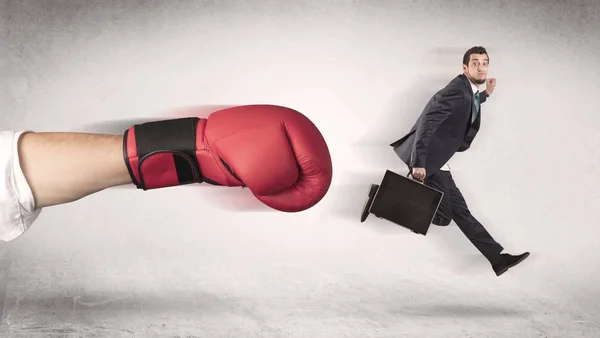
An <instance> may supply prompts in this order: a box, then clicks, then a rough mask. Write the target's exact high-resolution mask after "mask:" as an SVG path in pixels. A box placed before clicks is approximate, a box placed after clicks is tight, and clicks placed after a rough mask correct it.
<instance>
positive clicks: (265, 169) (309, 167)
mask: <svg viewBox="0 0 600 338" xmlns="http://www.w3.org/2000/svg"><path fill="white" fill-rule="evenodd" d="M123 153H124V154H123V155H124V158H125V163H126V165H127V168H128V170H129V174H130V176H131V179H132V181H133V183H134V184H135V185H136V186H137V187H138V188H139V189H144V190H148V189H157V188H163V187H170V186H177V185H183V184H190V183H202V182H206V183H209V184H214V185H222V186H229V187H233V186H241V187H248V188H249V189H250V190H251V191H252V193H253V194H254V196H256V198H257V199H258V200H260V201H261V202H263V203H265V204H266V205H267V206H269V207H271V208H274V209H276V210H279V211H284V212H297V211H303V210H306V209H308V208H310V207H312V206H314V205H315V204H317V203H318V202H319V201H320V200H321V199H322V198H323V197H324V196H325V194H326V193H327V191H328V190H329V187H330V185H331V180H332V162H331V156H330V153H329V149H328V147H327V143H326V142H325V139H324V138H323V136H322V135H321V133H320V131H319V130H318V129H317V127H316V126H315V125H314V124H313V123H312V121H310V120H309V119H308V118H307V117H306V116H304V115H303V114H301V113H299V112H297V111H295V110H293V109H290V108H286V107H281V106H274V105H247V106H237V107H233V108H226V109H222V110H219V111H216V112H214V113H212V114H210V115H209V116H208V118H198V117H187V118H178V119H171V120H165V121H156V122H147V123H143V124H138V125H134V126H132V127H131V128H129V129H128V130H127V131H125V134H124V144H123Z"/></svg>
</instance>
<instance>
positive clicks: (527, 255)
mask: <svg viewBox="0 0 600 338" xmlns="http://www.w3.org/2000/svg"><path fill="white" fill-rule="evenodd" d="M527 257H529V252H528V253H526V254H525V255H523V257H521V258H520V259H519V260H517V261H515V262H514V263H512V264H511V265H508V266H507V267H505V268H504V269H502V270H500V271H498V272H496V276H500V275H502V274H503V273H505V272H506V271H508V269H510V268H512V267H514V266H515V265H517V264H519V263H521V262H522V261H524V260H525V258H527Z"/></svg>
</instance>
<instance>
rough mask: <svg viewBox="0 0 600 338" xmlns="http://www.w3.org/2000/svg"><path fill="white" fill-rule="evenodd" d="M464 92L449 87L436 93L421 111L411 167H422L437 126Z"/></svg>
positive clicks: (458, 102)
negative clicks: (422, 111) (424, 109)
mask: <svg viewBox="0 0 600 338" xmlns="http://www.w3.org/2000/svg"><path fill="white" fill-rule="evenodd" d="M463 99H464V94H463V92H462V91H461V90H460V89H459V88H450V89H448V90H445V91H441V92H439V93H437V94H436V95H435V96H434V98H433V100H432V102H431V104H430V105H429V106H428V108H427V110H426V111H425V112H424V113H423V116H422V117H421V121H420V122H419V124H418V126H417V130H416V138H415V154H414V155H415V156H413V157H412V159H411V167H413V168H424V167H425V162H426V159H427V147H428V146H429V143H430V142H431V138H432V137H433V134H434V133H435V131H436V130H437V129H438V127H439V126H440V125H441V124H442V123H443V122H444V121H445V120H446V119H447V118H448V117H449V116H450V115H452V107H456V106H459V105H460V104H461V101H462V100H463Z"/></svg>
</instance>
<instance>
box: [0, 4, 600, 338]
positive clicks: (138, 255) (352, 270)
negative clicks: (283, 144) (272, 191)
mask: <svg viewBox="0 0 600 338" xmlns="http://www.w3.org/2000/svg"><path fill="white" fill-rule="evenodd" d="M527 5H532V6H533V7H532V8H525V6H527ZM599 17H600V6H599V5H598V2H597V1H596V2H594V1H569V2H566V1H565V2H552V3H551V2H534V1H522V2H515V3H512V2H511V3H510V5H509V4H508V3H505V2H499V1H491V0H490V1H483V2H478V4H477V5H474V3H473V2H467V1H452V2H443V3H442V2H439V3H436V2H435V1H420V2H415V1H388V2H379V1H378V2H373V1H371V2H367V1H353V2H343V1H335V0H333V1H316V0H315V1H302V2H286V5H285V6H284V5H282V4H280V3H279V2H269V1H263V0H260V1H253V2H242V1H214V2H193V1H178V2H176V3H175V2H157V1H102V2H91V1H89V2H88V1H79V2H76V1H58V0H51V1H43V2H42V1H34V0H22V1H11V0H0V32H1V33H2V35H1V38H0V75H1V76H0V110H1V111H2V113H1V114H0V128H4V129H31V130H35V131H65V130H66V131H95V132H107V133H121V132H122V131H123V130H124V128H126V127H129V123H131V121H133V120H145V119H148V118H152V119H155V118H160V117H165V116H166V115H168V114H169V112H172V111H173V109H178V108H182V107H189V106H196V105H201V106H211V107H214V106H219V105H237V104H248V103H256V102H266V103H273V104H282V105H286V106H290V107H293V108H295V109H298V110H300V111H302V112H304V113H305V114H306V115H307V116H308V117H309V118H311V119H312V120H313V121H314V122H315V124H316V125H317V126H319V128H320V129H321V131H322V132H323V134H324V135H325V137H326V139H327V141H328V143H329V145H330V149H331V153H332V156H333V161H334V182H333V186H332V188H331V191H330V193H329V194H328V195H327V196H326V198H325V199H324V200H323V201H322V202H321V203H320V204H318V205H317V206H316V207H315V208H313V209H310V210H308V211H306V212H303V213H299V214H291V215H288V214H282V213H277V212H273V211H270V210H267V209H266V208H265V207H264V206H262V205H260V204H259V203H258V202H257V201H256V200H255V199H253V198H252V197H251V196H249V192H248V191H246V190H241V189H222V188H219V187H206V186H189V187H178V188H176V189H164V190H159V191H149V192H142V191H137V190H135V189H133V188H132V187H127V188H118V189H111V190H107V191H103V192H101V193H98V194H96V195H92V196H89V197H86V198H85V199H82V200H80V201H77V202H75V203H72V204H69V205H62V206H56V207H52V208H48V209H46V210H44V211H43V212H42V214H41V215H40V218H39V219H38V221H37V222H36V223H35V224H34V226H33V227H32V228H31V229H30V230H29V231H28V232H27V233H26V234H25V235H24V236H22V237H20V238H18V239H17V240H15V241H13V242H11V243H8V244H3V245H1V246H0V252H1V253H0V300H1V304H0V311H1V321H0V337H3V338H4V337H7V338H10V337H46V336H48V337H210V338H216V337H244V338H246V337H314V338H317V337H327V338H333V337H335V338H337V337H361V338H362V337H427V338H430V337H431V338H435V337H476V338H483V337H493V338H497V337H499V338H502V337H510V338H514V337H519V338H528V337H534V338H538V337H560V338H563V337H599V336H600V318H599V317H600V305H599V303H598V299H600V283H599V281H600V250H598V240H597V238H598V235H599V233H600V231H599V230H598V229H599V227H598V222H597V221H596V220H595V219H594V217H593V216H594V215H596V214H597V210H598V207H599V206H600V203H599V202H600V199H598V198H597V195H598V193H597V192H598V191H599V188H600V176H598V175H597V172H598V169H600V166H599V164H600V162H599V161H598V158H597V156H596V157H593V156H591V155H590V154H594V153H593V151H590V150H589V149H590V148H592V149H595V148H594V147H595V146H597V145H599V144H600V134H598V133H597V130H598V129H599V128H600V119H598V114H597V105H596V103H595V101H594V100H593V98H594V97H596V96H597V93H598V92H600V82H599V81H598V79H600V67H597V66H596V64H597V58H598V54H599V53H600V44H599V43H598V41H600V40H598V31H597V25H596V23H597V20H598V18H599ZM473 45H484V46H486V47H488V51H489V52H490V57H491V63H490V76H491V77H496V78H497V79H498V85H497V87H496V91H495V93H494V96H493V98H491V99H490V100H489V101H488V102H486V103H485V106H484V107H483V109H484V110H483V115H482V118H483V122H482V123H483V127H482V130H481V131H480V134H479V135H478V136H477V139H476V140H475V142H474V144H473V146H472V148H471V149H470V150H469V151H468V152H466V153H464V154H460V155H459V156H456V158H453V159H452V162H451V167H452V171H453V175H454V176H455V179H456V180H457V182H458V184H459V187H460V188H461V190H462V192H463V194H464V195H465V197H466V199H467V202H468V204H469V207H470V209H471V210H472V211H473V213H474V214H475V215H476V217H478V219H479V220H481V221H482V223H483V224H485V226H486V228H487V229H488V230H489V231H490V232H491V233H492V234H493V236H494V237H495V238H496V239H497V240H498V241H500V242H501V243H502V244H503V245H504V246H505V247H506V249H507V251H508V252H511V253H515V254H518V253H521V252H523V251H530V252H531V256H530V257H529V258H528V259H527V260H526V261H525V262H523V263H522V264H521V265H519V266H517V267H515V268H513V269H511V270H510V271H508V272H507V273H506V274H505V275H503V276H501V277H500V278H498V277H496V276H495V275H494V274H493V272H492V270H491V268H490V266H489V265H488V264H487V263H486V261H485V260H484V259H483V257H482V256H481V255H480V254H479V253H478V252H477V251H476V249H475V248H474V247H473V246H472V245H471V244H470V243H469V242H468V241H467V239H466V238H465V237H464V236H463V235H462V233H461V232H460V231H459V230H458V228H457V227H456V226H455V225H454V224H451V225H450V226H449V227H443V228H442V227H433V228H432V229H431V231H430V233H429V234H428V235H427V236H426V237H423V236H418V235H416V234H413V233H411V232H409V231H406V230H404V229H402V228H400V227H398V226H396V225H393V224H390V223H389V222H385V221H383V220H380V219H376V218H369V219H368V220H367V222H365V223H360V222H359V219H360V209H361V207H362V204H363V202H364V201H365V199H366V193H367V190H368V186H369V184H370V183H377V182H378V181H379V180H381V177H382V175H383V173H384V171H385V169H392V170H395V171H398V172H402V171H403V170H405V169H404V168H403V166H401V163H400V162H399V160H398V159H397V158H396V157H395V156H394V154H393V153H392V152H391V149H390V148H389V147H388V144H389V143H390V142H392V141H394V140H396V139H397V138H398V137H400V136H402V135H403V134H404V132H406V130H408V128H410V126H411V125H412V124H413V123H414V119H415V118H416V117H417V116H418V114H419V112H420V111H421V109H422V108H423V105H424V104H425V102H426V101H427V100H428V99H429V97H430V96H431V95H432V94H433V93H434V92H435V91H436V90H437V89H439V88H440V87H441V86H443V85H445V84H446V83H447V82H448V81H449V80H451V79H452V78H453V77H454V76H456V75H457V74H458V73H460V72H461V65H460V62H461V58H462V54H463V53H464V52H465V51H466V49H467V48H469V47H471V46H473ZM578 98H579V99H578ZM590 98H592V99H590ZM136 122H137V121H136ZM563 161H564V162H563ZM171 201H176V203H171Z"/></svg>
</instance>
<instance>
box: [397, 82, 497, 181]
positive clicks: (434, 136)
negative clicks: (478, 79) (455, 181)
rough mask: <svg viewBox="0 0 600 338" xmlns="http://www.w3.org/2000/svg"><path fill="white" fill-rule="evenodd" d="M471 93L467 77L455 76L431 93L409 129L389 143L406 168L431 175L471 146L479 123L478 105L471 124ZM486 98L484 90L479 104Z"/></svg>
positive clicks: (472, 96) (472, 100)
mask: <svg viewBox="0 0 600 338" xmlns="http://www.w3.org/2000/svg"><path fill="white" fill-rule="evenodd" d="M474 94H475V93H473V89H472V88H471V83H470V82H469V80H468V79H467V77H466V76H465V75H464V74H461V75H458V76H457V77H455V78H454V79H453V80H452V81H450V83H448V85H446V87H444V88H442V89H441V90H440V91H438V92H437V93H435V94H434V95H433V97H432V98H431V99H430V100H429V102H428V103H427V105H426V106H425V109H424V110H423V112H422V113H421V116H419V118H418V119H417V122H416V123H415V124H414V126H413V127H412V129H411V130H410V132H409V133H408V134H406V135H405V136H404V137H402V138H401V139H399V140H397V141H395V142H394V143H392V144H390V146H392V147H393V148H394V151H395V152H396V154H397V155H398V156H399V157H400V159H402V161H403V162H404V163H406V165H407V166H408V167H409V168H425V170H426V172H427V176H429V175H431V174H433V173H434V172H436V171H437V170H439V169H440V168H441V167H442V166H443V165H444V164H445V163H446V162H447V161H448V160H449V159H450V158H451V157H452V156H453V155H454V154H455V153H456V152H462V151H465V150H467V149H469V148H470V147H471V143H472V142H473V139H474V138H475V136H476V135H477V132H478V131H479V126H480V124H481V105H480V109H479V112H478V113H477V118H476V119H475V121H473V123H471V113H472V107H473V106H474V105H475V101H474V99H475V98H474ZM486 99H487V92H485V91H483V92H480V93H479V102H480V104H481V103H484V102H485V101H486Z"/></svg>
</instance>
